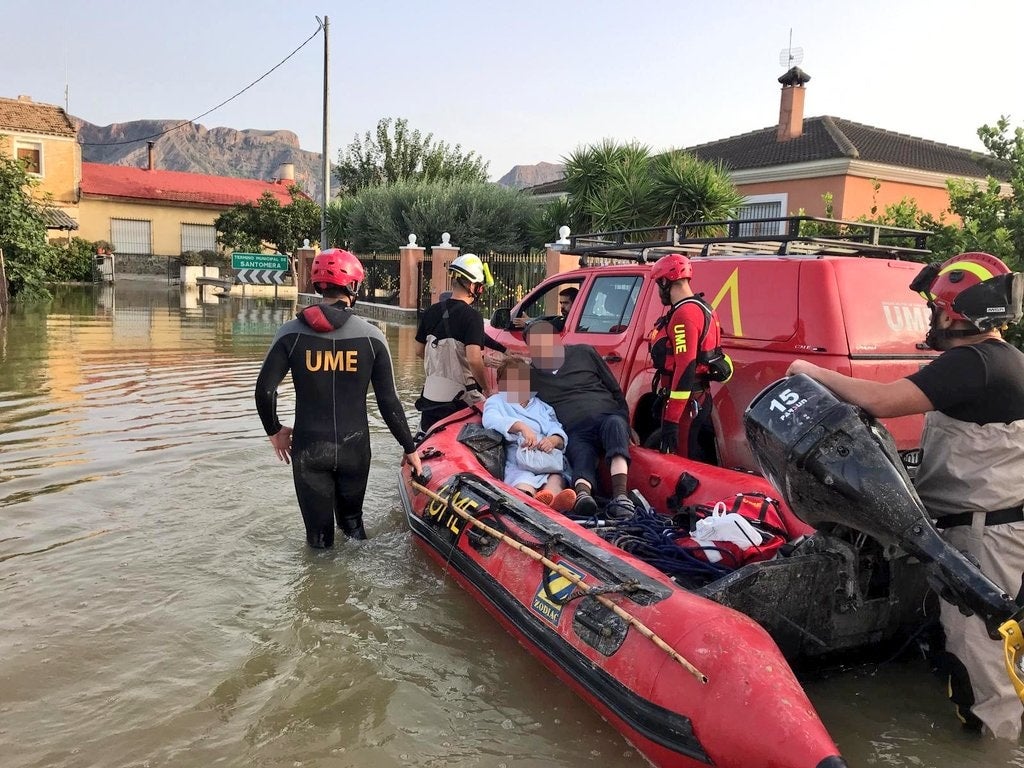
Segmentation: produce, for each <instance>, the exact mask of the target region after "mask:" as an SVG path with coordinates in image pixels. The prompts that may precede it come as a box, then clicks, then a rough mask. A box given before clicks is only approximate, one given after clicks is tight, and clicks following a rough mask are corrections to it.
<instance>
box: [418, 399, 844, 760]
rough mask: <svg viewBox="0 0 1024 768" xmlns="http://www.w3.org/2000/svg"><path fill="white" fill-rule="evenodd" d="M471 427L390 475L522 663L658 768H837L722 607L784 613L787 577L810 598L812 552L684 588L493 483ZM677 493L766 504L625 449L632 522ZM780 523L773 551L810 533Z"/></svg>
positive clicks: (762, 647)
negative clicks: (536, 667) (760, 605)
mask: <svg viewBox="0 0 1024 768" xmlns="http://www.w3.org/2000/svg"><path fill="white" fill-rule="evenodd" d="M479 421H480V417H479V414H477V413H475V412H473V411H470V410H466V411H463V412H461V413H460V414H456V415H454V416H452V417H449V418H448V419H447V420H445V421H442V422H439V423H438V424H437V425H436V426H435V427H434V428H433V429H432V431H431V432H430V434H429V435H428V436H427V437H426V439H425V440H424V442H423V443H422V444H421V446H420V455H421V457H422V459H423V464H424V474H423V476H417V477H413V476H411V474H410V469H409V467H408V466H406V467H404V468H403V469H402V472H401V482H400V488H401V495H402V501H403V505H404V507H405V512H406V515H407V518H408V523H409V526H410V528H411V529H412V532H413V534H414V535H415V537H416V540H417V542H418V544H419V545H420V546H421V547H422V548H423V549H424V550H425V551H426V552H427V554H428V555H430V557H431V558H432V559H434V560H435V561H436V562H437V563H439V564H440V565H442V566H443V567H444V568H446V569H447V571H448V572H449V573H451V574H452V575H453V577H454V578H455V579H456V581H458V583H459V584H460V585H461V586H462V587H463V588H465V590H466V591H467V592H469V593H470V594H471V595H473V597H475V598H476V600H477V601H479V602H480V603H481V604H482V605H483V606H484V607H485V608H486V609H487V610H488V611H489V612H490V613H491V614H492V615H493V616H494V617H495V619H497V621H498V622H499V623H500V624H501V625H502V626H503V627H505V629H506V630H507V631H509V632H510V633H511V634H512V635H513V636H514V637H515V638H516V639H517V640H518V641H519V642H520V643H521V644H522V645H523V646H524V647H525V648H526V649H527V650H529V651H530V652H531V653H532V654H533V655H534V656H536V657H537V658H538V659H539V660H540V661H541V662H542V663H543V664H544V665H545V666H546V667H547V668H548V669H549V670H550V671H551V672H552V673H553V674H555V675H557V676H558V677H559V678H560V679H561V680H562V681H564V682H565V684H566V685H568V686H569V687H571V688H572V689H573V690H574V691H575V692H576V693H577V694H578V695H579V696H580V697H582V698H583V699H584V700H585V701H587V702H588V703H589V704H590V705H591V706H592V707H593V708H594V709H595V710H597V712H598V713H599V714H600V715H601V716H602V717H603V718H605V719H606V720H607V721H608V722H609V723H611V724H612V725H614V727H615V728H617V729H618V730H619V731H620V732H621V733H622V735H623V736H624V737H625V738H626V739H627V740H628V741H629V742H630V743H632V744H633V745H634V746H635V747H636V748H637V749H638V750H639V751H640V752H642V753H643V755H644V756H645V757H646V758H647V759H648V760H650V761H651V763H653V764H654V765H656V766H659V767H660V768H683V767H684V766H685V767H691V766H706V765H715V766H743V767H744V768H753V767H755V766H756V767H758V768H843V766H845V765H846V763H845V762H844V761H843V759H842V757H841V756H840V755H839V751H838V749H837V747H836V745H835V744H834V743H833V741H832V739H831V737H830V736H829V734H828V732H827V731H826V729H825V727H824V726H823V725H822V723H821V721H820V720H819V718H818V715H817V713H816V712H815V710H814V707H813V706H812V705H811V703H810V701H809V700H808V698H807V695H806V694H805V693H804V691H803V689H802V687H801V686H800V684H799V682H798V681H797V679H796V677H795V676H794V674H793V672H792V670H791V668H790V666H789V664H788V663H787V660H786V658H785V657H784V655H783V653H782V652H781V651H780V649H779V647H778V645H777V644H776V642H775V641H774V640H773V639H772V637H771V636H770V635H769V633H768V632H767V631H765V629H764V628H762V626H760V625H759V624H758V623H757V622H756V621H754V620H752V619H751V618H750V617H749V616H747V615H744V613H741V612H740V611H738V610H736V609H734V608H732V607H730V606H729V603H730V602H734V603H744V601H751V600H754V599H763V596H764V595H769V596H774V597H773V599H780V601H779V602H778V603H777V604H774V605H772V606H771V610H772V611H775V612H776V613H784V612H785V609H784V604H785V603H786V602H787V600H786V598H785V597H784V595H785V591H786V590H787V589H792V586H793V584H794V583H796V582H794V581H793V579H796V581H797V582H799V583H801V584H802V589H803V590H805V591H809V590H812V589H815V587H814V582H813V581H808V579H814V578H815V577H816V574H818V573H819V572H820V571H821V568H819V567H818V566H816V565H815V563H816V562H817V560H819V559H820V557H821V550H820V549H819V550H815V551H812V552H810V553H809V554H808V555H807V557H808V558H809V559H810V561H811V563H810V565H808V566H806V567H801V568H798V569H796V570H795V571H794V573H793V574H785V573H783V571H784V568H780V567H779V564H778V563H777V562H776V561H779V560H784V559H791V560H794V561H796V559H797V558H792V557H790V558H780V557H776V558H775V559H774V560H771V561H768V562H761V563H751V564H749V565H745V566H743V567H741V568H739V569H737V570H734V571H732V572H730V573H728V574H726V575H723V576H721V577H720V578H718V579H714V580H712V581H710V582H708V583H705V584H703V585H702V586H700V587H699V588H695V587H693V586H687V585H685V584H683V583H680V582H681V581H685V579H681V578H680V577H678V576H677V577H676V578H672V577H670V576H669V575H667V574H666V573H665V572H663V571H661V570H659V569H657V568H655V567H653V566H652V565H651V564H649V563H648V562H645V561H644V560H642V559H640V558H639V557H637V556H635V555H633V554H630V553H629V552H627V551H625V550H624V549H623V548H621V547H620V546H617V545H616V544H615V543H614V542H613V541H611V540H609V538H607V531H606V530H604V529H606V528H611V527H613V526H609V525H606V524H605V522H606V521H601V520H599V519H595V520H593V521H590V522H589V523H588V522H587V521H583V522H577V521H573V520H571V519H569V518H567V517H565V516H564V515H562V514H559V513H558V512H555V511H554V510H552V509H551V508H549V507H547V506H545V505H543V504H541V503H539V502H537V501H535V500H534V499H532V498H530V497H529V496H527V495H525V494H523V493H521V492H519V491H518V490H516V489H514V488H511V487H509V486H507V485H505V484H504V483H502V482H501V481H500V480H498V479H496V478H495V477H494V476H492V475H491V474H490V473H489V472H488V471H487V470H486V469H484V468H483V466H482V464H481V461H480V459H479V458H478V453H477V452H474V450H473V449H471V448H470V447H469V446H467V445H466V444H464V442H462V441H460V440H459V439H458V437H459V435H460V433H463V434H464V432H465V430H466V429H467V425H479ZM476 429H479V427H478V426H477V427H476ZM687 478H688V479H687ZM683 480H686V482H687V483H688V489H689V491H690V493H689V496H688V498H687V499H686V501H687V503H691V502H692V503H699V502H707V503H711V502H714V501H715V500H718V499H721V498H724V497H727V496H728V495H729V494H732V493H735V492H736V491H737V490H742V491H744V492H760V493H764V494H768V495H772V494H774V491H773V490H772V488H771V486H770V485H769V484H768V483H767V482H766V481H764V480H763V479H762V478H760V477H757V476H752V475H748V474H745V473H738V472H733V471H730V470H725V469H720V468H717V467H712V466H709V465H704V464H699V463H696V462H690V461H687V460H685V459H682V458H679V457H668V456H663V455H661V454H658V453H656V452H653V451H649V450H645V449H640V448H637V449H635V450H634V452H633V461H632V463H631V467H630V487H631V488H632V489H634V490H633V496H634V499H635V501H636V502H637V503H638V506H639V507H640V508H641V512H642V513H645V514H647V515H658V514H660V513H658V512H656V511H654V510H657V509H662V510H664V509H668V508H669V505H670V503H671V498H670V497H672V496H676V497H678V496H679V495H680V494H681V493H682V491H681V490H680V489H681V487H682V485H683V484H684V483H683V482H682V481H683ZM695 480H696V483H697V487H696V490H693V484H694V481H695ZM641 512H638V514H641ZM663 517H664V520H665V521H666V525H668V524H669V523H671V518H669V517H667V516H663ZM784 521H785V526H786V528H787V531H786V533H787V538H790V539H798V538H799V537H801V536H804V535H807V534H810V533H812V530H811V529H810V528H808V527H807V526H806V525H804V524H803V523H801V522H800V521H799V520H797V519H796V518H795V517H793V516H792V515H791V514H790V513H789V512H788V510H785V509H784ZM812 539H813V537H812ZM812 549H813V548H812ZM832 568H833V570H834V565H833V566H832ZM773 573H778V574H780V577H779V578H778V579H774V580H773V578H772V575H773ZM759 582H766V583H769V584H770V587H769V588H764V587H761V586H759ZM828 586H829V585H828V584H825V587H826V588H828ZM790 602H800V601H798V600H797V601H794V600H790ZM819 602H820V600H819ZM723 603H724V604H723ZM765 615H771V612H770V611H767V610H765ZM780 623H781V624H785V621H781V622H780ZM783 636H784V637H786V635H785V633H783ZM802 647H803V646H802V645H801V643H800V642H795V644H794V649H795V650H796V651H797V655H800V654H799V650H800V648H802Z"/></svg>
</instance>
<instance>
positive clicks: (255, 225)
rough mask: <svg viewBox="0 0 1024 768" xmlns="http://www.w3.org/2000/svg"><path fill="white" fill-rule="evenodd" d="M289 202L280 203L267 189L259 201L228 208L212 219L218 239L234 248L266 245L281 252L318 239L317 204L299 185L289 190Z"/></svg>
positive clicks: (249, 249)
mask: <svg viewBox="0 0 1024 768" xmlns="http://www.w3.org/2000/svg"><path fill="white" fill-rule="evenodd" d="M288 192H289V194H290V195H291V202H290V203H288V204H287V205H281V202H280V201H279V200H278V199H277V198H276V197H274V195H273V194H271V193H270V192H264V193H263V195H262V196H261V197H260V199H259V201H258V202H257V203H255V204H253V203H243V204H242V205H236V206H235V207H233V208H230V209H228V210H227V211H225V212H224V213H222V214H221V215H220V216H218V217H217V220H216V221H215V222H214V226H216V227H217V240H218V242H220V243H221V244H223V245H225V246H227V247H228V248H231V249H233V250H236V251H242V252H249V253H259V252H261V251H262V250H263V248H264V247H265V246H269V247H271V248H274V249H276V250H278V251H280V252H281V253H293V252H294V251H295V249H296V248H298V247H299V246H301V245H302V241H303V240H305V239H308V240H309V241H310V242H311V243H314V242H317V241H318V240H319V239H320V206H319V205H317V204H316V203H314V202H313V201H312V200H310V199H309V198H308V197H306V196H305V195H303V194H302V193H301V192H300V191H299V188H298V187H291V188H290V189H289V190H288Z"/></svg>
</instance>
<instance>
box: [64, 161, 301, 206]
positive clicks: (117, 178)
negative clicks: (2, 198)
mask: <svg viewBox="0 0 1024 768" xmlns="http://www.w3.org/2000/svg"><path fill="white" fill-rule="evenodd" d="M264 192H270V193H271V194H272V195H273V196H274V197H276V198H277V199H278V201H279V202H280V203H281V204H282V205H287V204H288V203H290V202H291V201H292V198H291V195H289V194H288V185H287V184H283V183H278V182H270V181H260V180H258V179H236V178H233V177H231V176H207V175H206V174H202V173H185V172H184V171H161V170H155V171H149V170H146V169H145V168H129V167H127V166H123V165H103V164H102V163H82V194H83V195H101V196H103V197H120V198H129V199H133V200H159V201H165V202H179V203H196V204H200V205H213V206H224V207H228V206H232V205H238V204H240V203H255V202H256V201H257V200H259V199H260V196H261V195H262V194H263V193H264Z"/></svg>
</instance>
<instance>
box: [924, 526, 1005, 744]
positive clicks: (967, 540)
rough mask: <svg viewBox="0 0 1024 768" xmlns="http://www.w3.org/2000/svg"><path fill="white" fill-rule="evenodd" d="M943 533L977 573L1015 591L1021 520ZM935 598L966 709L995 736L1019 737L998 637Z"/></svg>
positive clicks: (976, 619) (969, 617) (973, 618)
mask: <svg viewBox="0 0 1024 768" xmlns="http://www.w3.org/2000/svg"><path fill="white" fill-rule="evenodd" d="M976 517H981V516H980V515H979V516H976ZM943 536H944V537H945V538H946V540H947V541H948V542H949V543H950V544H952V545H953V546H954V547H956V548H957V549H960V550H963V551H966V552H970V553H971V554H972V555H973V556H974V557H976V558H977V559H978V562H979V563H980V564H981V570H982V573H984V574H985V575H986V576H988V577H989V578H990V579H992V581H994V582H995V583H996V584H998V585H999V586H1000V587H1002V589H1003V590H1005V591H1006V592H1007V593H1009V594H1010V596H1011V597H1016V595H1017V590H1019V589H1020V585H1021V574H1022V572H1024V522H1021V523H1007V524H1005V525H992V526H988V527H985V526H983V525H979V524H977V522H976V524H975V525H973V526H966V525H964V526H957V527H955V528H949V529H947V530H946V531H944V532H943ZM941 603H942V606H941V621H942V627H943V629H944V630H945V631H946V650H947V651H949V652H950V653H952V654H953V655H954V656H956V657H957V658H958V659H960V661H961V663H962V664H963V665H964V666H965V667H966V668H967V673H968V675H969V676H970V678H971V688H972V689H973V691H974V705H973V706H972V707H971V712H973V713H974V715H975V716H976V717H977V718H978V719H979V720H981V722H982V723H983V724H984V726H985V729H986V731H988V732H990V733H991V734H992V735H994V736H996V737H997V738H1002V739H1017V738H1019V737H1020V733H1021V716H1022V715H1024V705H1022V704H1021V701H1020V699H1019V698H1018V697H1017V693H1016V692H1015V691H1014V689H1013V686H1012V685H1011V684H1010V679H1009V677H1008V676H1007V673H1006V665H1005V663H1004V661H1003V648H1002V641H1001V640H993V639H992V638H991V637H989V635H988V632H987V631H986V630H985V624H984V622H983V621H982V620H981V619H979V618H978V617H977V616H964V615H963V614H962V613H960V611H959V609H957V608H956V607H955V606H953V605H950V604H949V603H947V602H946V601H945V600H943V601H941Z"/></svg>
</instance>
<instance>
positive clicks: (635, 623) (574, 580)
mask: <svg viewBox="0 0 1024 768" xmlns="http://www.w3.org/2000/svg"><path fill="white" fill-rule="evenodd" d="M409 485H410V486H412V487H413V488H414V489H415V490H417V491H419V492H420V493H422V494H424V495H425V496H426V497H427V498H430V499H433V500H434V501H436V502H438V503H439V504H444V505H445V507H447V508H448V511H450V512H454V513H455V514H456V515H458V516H459V517H461V518H462V519H463V520H465V521H466V522H467V523H469V524H470V525H472V526H474V527H476V528H478V529H480V530H481V531H483V532H484V533H486V534H487V535H488V536H492V537H494V538H495V539H497V540H498V541H500V542H502V543H503V544H507V545H508V546H510V547H512V548H513V549H515V550H517V551H519V552H522V553H523V554H524V555H526V556H527V557H529V558H531V559H532V560H536V561H537V562H538V563H542V564H543V565H544V567H546V568H548V569H550V570H552V571H554V572H555V573H557V574H558V575H559V576H561V577H562V578H564V579H566V580H567V581H569V582H570V583H571V584H573V585H575V586H576V587H577V588H578V589H580V590H581V591H583V592H584V593H586V594H590V592H591V591H592V589H593V588H592V587H591V586H590V585H589V584H587V583H586V582H584V581H583V580H582V579H581V578H580V577H579V576H577V575H576V574H575V573H573V572H572V571H570V570H569V569H568V568H566V567H565V566H563V565H560V564H559V563H556V562H554V561H553V560H550V559H549V558H547V557H545V556H544V555H542V554H540V553H539V552H534V551H533V550H532V549H530V548H529V547H527V546H524V545H523V544H521V543H519V542H518V541H516V540H515V539H513V538H511V537H509V536H506V535H505V534H504V533H502V532H501V531H498V530H496V529H494V528H492V527H491V526H489V525H487V523H484V522H482V521H480V520H478V519H477V518H475V517H473V516H472V515H471V514H469V513H468V512H464V511H462V510H461V509H459V508H458V507H454V506H452V505H451V504H450V503H449V501H448V499H446V498H445V497H444V496H441V495H440V494H438V493H435V492H434V491H432V490H430V489H429V488H427V487H426V486H424V485H420V484H419V483H418V482H416V481H415V480H410V481H409ZM592 597H593V598H594V599H595V600H597V601H598V602H599V603H601V605H603V606H605V607H606V608H608V609H609V610H611V611H612V612H613V613H614V614H615V615H616V616H618V617H619V618H621V619H622V620H623V621H625V622H626V623H627V624H629V625H630V626H631V627H633V628H635V629H636V631H637V632H639V633H640V634H641V635H643V636H644V637H646V638H647V639H648V640H650V641H651V642H652V643H654V644H655V645H656V646H658V647H659V648H660V649H661V650H663V651H665V653H667V654H668V655H669V656H670V657H671V658H672V659H673V660H674V661H676V662H678V663H679V665H680V666H682V667H683V669H685V670H686V671H687V672H689V673H690V674H691V675H693V676H694V677H695V678H696V679H697V680H699V681H700V682H701V683H705V684H706V683H707V681H708V677H707V675H705V674H704V673H703V672H701V671H700V670H699V669H697V668H696V667H695V666H693V664H691V663H690V662H689V661H687V660H686V659H685V658H684V657H683V656H682V654H680V653H679V652H678V651H676V650H675V649H674V648H673V647H672V646H670V645H669V644H668V643H666V642H665V641H664V640H662V639H661V638H660V637H658V635H657V634H655V632H654V631H653V630H652V629H650V627H648V626H647V625H646V624H644V623H643V622H642V621H640V619H638V618H637V617H636V616H634V615H633V614H631V613H629V612H628V611H626V610H625V609H624V608H621V607H620V606H619V605H617V604H616V603H613V602H612V601H611V600H609V599H608V598H607V597H606V596H605V595H593V596H592Z"/></svg>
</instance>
